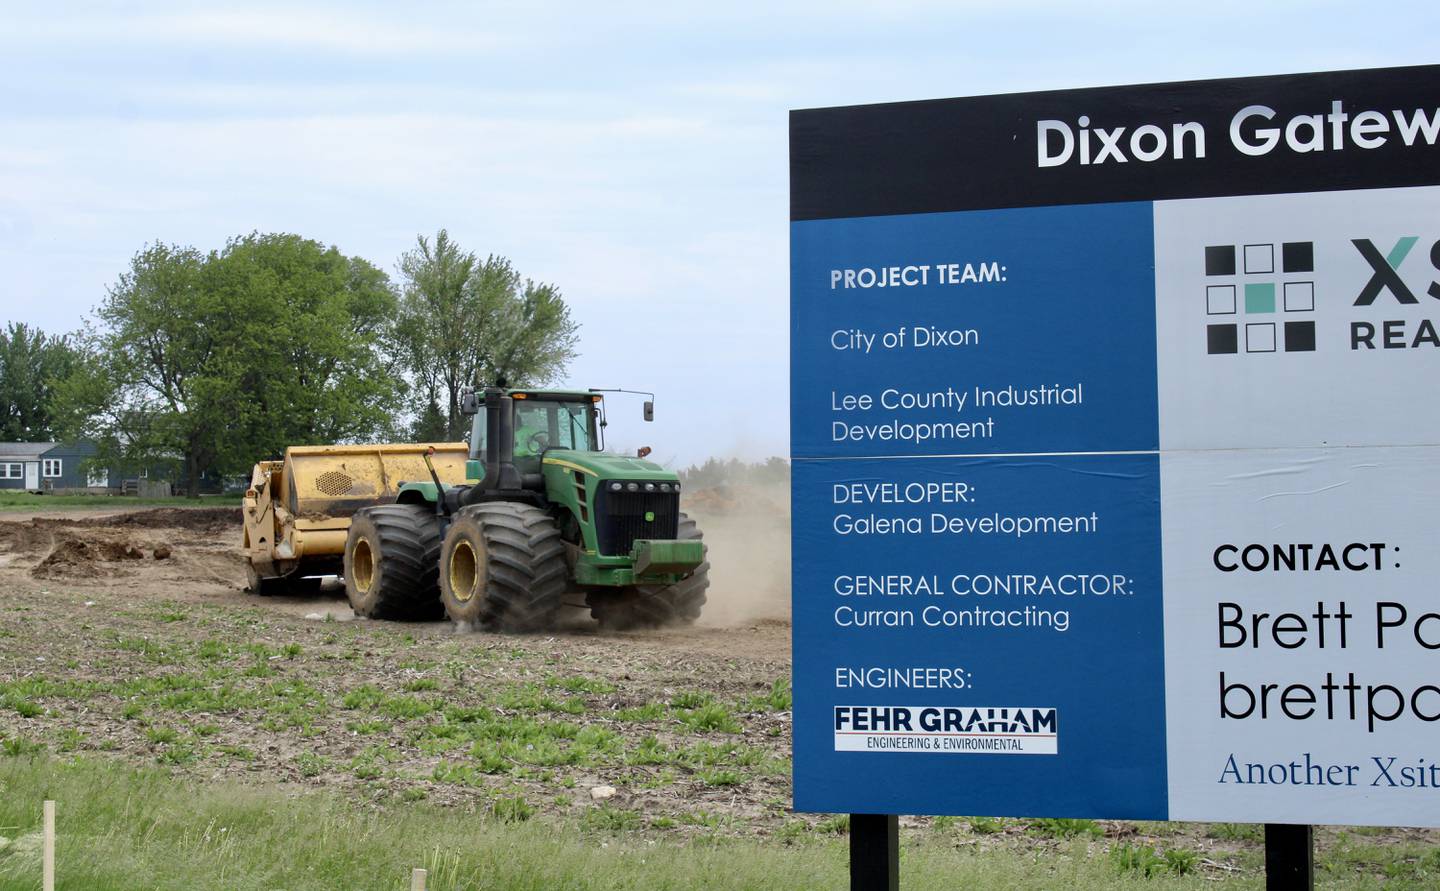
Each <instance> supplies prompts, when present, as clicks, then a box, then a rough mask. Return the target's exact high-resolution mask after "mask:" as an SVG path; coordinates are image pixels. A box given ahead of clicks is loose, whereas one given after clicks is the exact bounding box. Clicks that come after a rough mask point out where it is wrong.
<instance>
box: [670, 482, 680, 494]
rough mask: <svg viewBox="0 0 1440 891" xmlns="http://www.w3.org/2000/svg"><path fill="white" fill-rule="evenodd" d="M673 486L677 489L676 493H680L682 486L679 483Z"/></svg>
mask: <svg viewBox="0 0 1440 891" xmlns="http://www.w3.org/2000/svg"><path fill="white" fill-rule="evenodd" d="M671 485H673V486H674V487H675V491H676V492H679V491H680V484H679V483H672V484H671Z"/></svg>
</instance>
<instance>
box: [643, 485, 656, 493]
mask: <svg viewBox="0 0 1440 891" xmlns="http://www.w3.org/2000/svg"><path fill="white" fill-rule="evenodd" d="M645 491H646V492H654V491H655V484H654V483H646V484H645Z"/></svg>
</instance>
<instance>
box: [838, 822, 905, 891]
mask: <svg viewBox="0 0 1440 891" xmlns="http://www.w3.org/2000/svg"><path fill="white" fill-rule="evenodd" d="M899 888H900V818H899V817H898V816H896V815H895V814H851V815H850V891H899Z"/></svg>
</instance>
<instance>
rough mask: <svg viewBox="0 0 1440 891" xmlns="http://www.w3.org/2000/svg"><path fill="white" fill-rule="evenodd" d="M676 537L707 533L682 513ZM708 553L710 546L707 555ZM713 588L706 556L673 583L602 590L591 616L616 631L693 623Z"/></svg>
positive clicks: (699, 536) (593, 602) (692, 537)
mask: <svg viewBox="0 0 1440 891" xmlns="http://www.w3.org/2000/svg"><path fill="white" fill-rule="evenodd" d="M676 537H677V538H680V539H683V540H692V541H693V540H698V539H703V538H704V537H705V533H703V532H701V531H700V527H699V525H697V524H696V522H695V521H694V520H692V519H691V518H690V517H689V516H687V515H686V514H683V513H682V514H681V515H680V526H679V530H678V533H677V535H676ZM708 552H709V548H708V547H707V548H706V553H707V555H708ZM709 587H710V561H709V559H706V560H705V561H703V562H702V563H701V564H700V565H699V566H697V567H695V571H694V572H693V573H691V574H690V575H688V576H686V577H685V578H683V579H681V580H680V581H678V582H676V583H675V584H673V585H668V586H666V585H635V586H634V587H630V588H622V589H620V590H618V591H598V592H596V593H594V594H592V595H591V596H590V598H589V604H590V615H591V616H593V617H594V618H595V620H596V621H597V622H599V623H600V627H602V628H608V629H611V630H614V631H624V630H628V629H632V628H659V627H661V626H664V625H689V624H691V623H693V622H694V621H695V620H696V619H698V618H700V612H701V610H703V609H704V608H705V589H707V588H709Z"/></svg>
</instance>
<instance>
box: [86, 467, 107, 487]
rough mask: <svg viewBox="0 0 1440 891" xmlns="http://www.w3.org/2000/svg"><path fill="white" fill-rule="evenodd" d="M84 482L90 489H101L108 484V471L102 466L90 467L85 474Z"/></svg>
mask: <svg viewBox="0 0 1440 891" xmlns="http://www.w3.org/2000/svg"><path fill="white" fill-rule="evenodd" d="M85 482H86V484H87V485H89V486H90V488H92V489H103V488H105V487H106V486H108V485H110V473H109V471H107V470H106V469H105V468H103V467H100V468H95V469H92V470H91V471H90V472H89V473H88V474H86V475H85Z"/></svg>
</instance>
